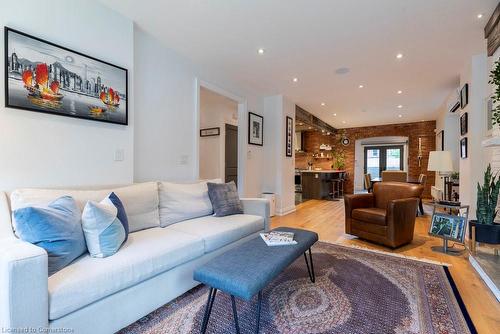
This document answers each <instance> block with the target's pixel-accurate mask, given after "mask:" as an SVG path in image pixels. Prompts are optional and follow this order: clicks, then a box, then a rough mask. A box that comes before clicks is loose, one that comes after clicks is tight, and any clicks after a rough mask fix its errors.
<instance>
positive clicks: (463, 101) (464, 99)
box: [460, 83, 469, 109]
mask: <svg viewBox="0 0 500 334" xmlns="http://www.w3.org/2000/svg"><path fill="white" fill-rule="evenodd" d="M467 104H469V84H467V83H466V84H465V85H464V86H463V87H462V89H461V90H460V108H461V109H463V108H465V107H466V106H467Z"/></svg>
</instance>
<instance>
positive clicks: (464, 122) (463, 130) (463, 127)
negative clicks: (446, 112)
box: [460, 112, 469, 136]
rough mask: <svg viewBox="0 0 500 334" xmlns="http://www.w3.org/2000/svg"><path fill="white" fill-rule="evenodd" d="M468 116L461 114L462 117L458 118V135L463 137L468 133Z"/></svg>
mask: <svg viewBox="0 0 500 334" xmlns="http://www.w3.org/2000/svg"><path fill="white" fill-rule="evenodd" d="M468 123H469V116H468V113H466V112H465V113H463V114H462V116H460V135H461V136H465V135H466V134H467V132H468V131H469V129H468V127H469V124H468Z"/></svg>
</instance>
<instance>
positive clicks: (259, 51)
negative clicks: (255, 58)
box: [257, 49, 266, 55]
mask: <svg viewBox="0 0 500 334" xmlns="http://www.w3.org/2000/svg"><path fill="white" fill-rule="evenodd" d="M264 52H266V51H265V50H264V49H258V50H257V53H258V54H260V55H263V54H264Z"/></svg>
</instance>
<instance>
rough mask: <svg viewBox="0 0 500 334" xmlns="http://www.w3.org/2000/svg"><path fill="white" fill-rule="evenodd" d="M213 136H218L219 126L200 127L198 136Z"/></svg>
mask: <svg viewBox="0 0 500 334" xmlns="http://www.w3.org/2000/svg"><path fill="white" fill-rule="evenodd" d="M213 136H220V128H219V127H216V128H206V129H200V137H213Z"/></svg>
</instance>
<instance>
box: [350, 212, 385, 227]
mask: <svg viewBox="0 0 500 334" xmlns="http://www.w3.org/2000/svg"><path fill="white" fill-rule="evenodd" d="M385 216H386V210H384V209H379V208H362V209H354V210H352V213H351V217H352V218H354V219H356V220H360V221H362V222H365V223H370V224H377V225H381V226H385V225H387V222H386V219H385Z"/></svg>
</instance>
